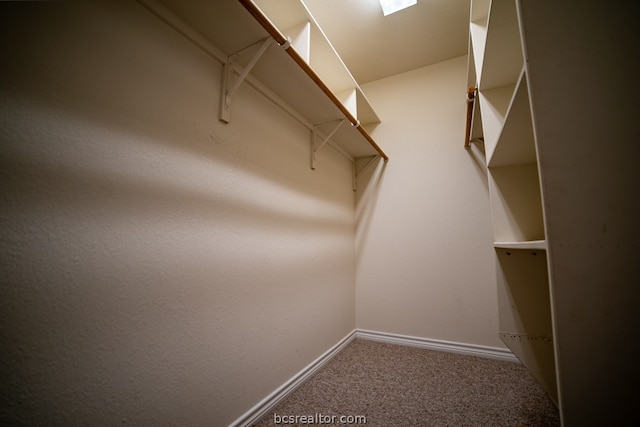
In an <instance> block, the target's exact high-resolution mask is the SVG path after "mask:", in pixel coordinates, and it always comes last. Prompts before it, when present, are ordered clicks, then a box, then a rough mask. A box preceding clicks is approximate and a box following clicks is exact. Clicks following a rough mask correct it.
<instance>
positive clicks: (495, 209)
mask: <svg viewBox="0 0 640 427" xmlns="http://www.w3.org/2000/svg"><path fill="white" fill-rule="evenodd" d="M488 170H489V174H488V178H489V199H490V203H491V218H492V222H493V236H494V237H493V238H494V241H497V242H527V241H535V240H541V239H544V237H545V233H544V222H543V218H542V199H541V197H540V180H539V177H538V167H537V165H536V164H535V163H532V164H526V165H516V166H500V167H494V168H488Z"/></svg>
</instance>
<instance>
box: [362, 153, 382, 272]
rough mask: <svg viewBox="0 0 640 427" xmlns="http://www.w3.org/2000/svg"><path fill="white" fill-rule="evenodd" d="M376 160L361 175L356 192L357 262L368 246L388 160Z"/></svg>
mask: <svg viewBox="0 0 640 427" xmlns="http://www.w3.org/2000/svg"><path fill="white" fill-rule="evenodd" d="M376 162H377V163H376V164H375V165H372V166H374V167H370V168H369V169H368V170H366V171H365V172H364V173H363V175H361V176H360V178H359V182H358V191H357V192H356V215H355V219H356V264H357V262H358V259H359V258H360V249H361V248H362V247H365V246H366V239H367V238H368V237H369V235H370V233H369V228H370V226H371V220H372V217H373V214H374V212H375V208H376V202H377V200H378V194H379V193H380V188H381V187H382V181H383V178H384V171H385V169H386V167H387V162H385V161H384V160H383V159H382V158H378V159H377V160H376Z"/></svg>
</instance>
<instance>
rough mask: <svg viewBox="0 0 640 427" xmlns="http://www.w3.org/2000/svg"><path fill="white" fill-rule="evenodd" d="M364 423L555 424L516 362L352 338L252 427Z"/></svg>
mask: <svg viewBox="0 0 640 427" xmlns="http://www.w3.org/2000/svg"><path fill="white" fill-rule="evenodd" d="M296 416H297V417H298V418H297V419H296V418H295V417H296ZM307 416H308V417H310V418H305V417H307ZM342 417H345V418H342ZM295 421H297V423H296V422H295ZM364 421H366V425H368V426H382V427H390V426H403V427H409V426H455V427H458V426H474V427H475V426H492V427H493V426H536V427H537V426H559V425H560V419H559V415H558V410H557V408H556V406H555V405H554V403H553V402H552V401H551V399H550V398H549V397H548V396H547V394H546V393H545V392H544V390H543V389H542V387H541V386H540V385H539V384H538V383H537V382H536V381H535V380H534V379H533V377H531V375H530V374H529V372H528V371H527V370H526V368H524V367H523V366H522V365H520V364H519V363H513V362H503V361H498V360H493V359H485V358H480V357H474V356H465V355H459V354H453V353H446V352H440V351H434V350H425V349H419V348H414V347H405V346H399V345H391V344H385V343H379V342H374V341H368V340H362V339H355V340H353V341H352V342H351V343H349V345H347V346H346V347H345V348H344V349H343V350H342V351H341V352H340V353H338V355H336V356H335V357H334V358H333V359H332V360H330V361H329V362H328V363H327V364H326V365H325V366H324V367H323V368H322V369H320V370H319V371H318V372H317V373H316V374H315V375H314V376H313V377H311V378H310V379H309V380H308V381H306V382H305V383H304V384H303V385H301V386H300V387H299V388H298V389H297V390H296V391H295V392H294V393H292V394H291V395H290V396H289V397H287V399H285V400H284V401H283V402H281V403H280V404H279V405H278V406H277V407H276V408H275V409H274V410H273V411H271V412H270V413H269V414H268V415H266V416H265V417H263V418H262V419H261V420H260V421H259V422H258V423H256V424H255V426H256V427H265V426H276V425H358V424H364Z"/></svg>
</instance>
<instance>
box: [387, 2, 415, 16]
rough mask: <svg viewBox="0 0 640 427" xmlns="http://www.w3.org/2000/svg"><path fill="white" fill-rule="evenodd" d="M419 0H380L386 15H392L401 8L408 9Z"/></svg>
mask: <svg viewBox="0 0 640 427" xmlns="http://www.w3.org/2000/svg"><path fill="white" fill-rule="evenodd" d="M417 2H418V0H380V6H382V13H383V14H384V16H387V15H391V14H392V13H395V12H397V11H399V10H402V9H406V8H408V7H409V6H413V5H414V4H416V3H417Z"/></svg>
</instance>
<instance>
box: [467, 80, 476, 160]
mask: <svg viewBox="0 0 640 427" xmlns="http://www.w3.org/2000/svg"><path fill="white" fill-rule="evenodd" d="M476 90H477V88H475V87H474V86H469V87H468V88H467V130H466V132H465V134H464V148H469V147H471V121H472V120H473V104H474V102H475V99H476Z"/></svg>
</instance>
